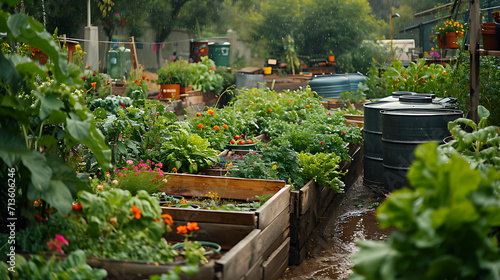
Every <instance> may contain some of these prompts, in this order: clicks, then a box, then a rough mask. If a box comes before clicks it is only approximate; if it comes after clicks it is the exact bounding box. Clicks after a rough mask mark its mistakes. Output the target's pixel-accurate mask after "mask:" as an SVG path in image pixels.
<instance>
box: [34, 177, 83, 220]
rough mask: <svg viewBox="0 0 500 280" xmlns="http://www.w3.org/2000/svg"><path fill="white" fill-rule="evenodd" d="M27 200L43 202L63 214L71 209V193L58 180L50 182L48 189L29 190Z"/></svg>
mask: <svg viewBox="0 0 500 280" xmlns="http://www.w3.org/2000/svg"><path fill="white" fill-rule="evenodd" d="M28 198H29V199H30V200H37V199H42V200H45V201H47V203H49V204H50V205H51V206H53V207H55V208H56V209H57V210H59V211H61V213H63V214H67V213H69V211H71V209H73V208H72V205H73V197H72V196H71V192H70V191H69V189H68V187H67V186H66V184H64V182H62V181H60V180H50V183H49V186H48V188H46V189H43V190H42V189H38V188H29V189H28Z"/></svg>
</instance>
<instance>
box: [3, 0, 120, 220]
mask: <svg viewBox="0 0 500 280" xmlns="http://www.w3.org/2000/svg"><path fill="white" fill-rule="evenodd" d="M17 2H18V1H9V2H8V3H4V8H5V7H6V6H13V5H14V4H16V3H17ZM0 32H2V33H4V34H6V37H5V38H4V39H3V40H4V41H6V42H19V43H25V44H29V45H30V46H33V47H36V48H38V49H39V50H41V51H43V52H44V53H45V54H46V55H47V56H48V57H49V61H48V63H47V64H46V65H45V66H41V65H39V64H38V63H36V62H34V61H32V60H30V59H29V58H27V57H21V56H20V55H19V54H13V55H4V54H0V65H1V68H2V69H3V70H2V71H1V73H0V80H2V81H3V82H2V83H1V85H0V92H1V94H0V104H1V105H0V142H1V143H2V145H1V146H2V147H1V148H0V159H1V163H0V165H1V166H2V168H1V169H0V172H1V174H0V176H2V178H7V176H8V174H14V173H15V184H14V185H15V187H16V191H15V193H16V206H15V208H16V209H17V211H16V213H20V214H21V213H22V215H27V214H29V209H24V207H25V206H26V205H30V204H31V203H30V201H34V200H37V199H42V200H43V201H45V202H46V203H47V204H49V205H52V206H53V207H55V208H57V209H58V210H59V211H61V212H64V213H67V212H69V211H70V210H71V204H72V201H73V199H74V197H75V196H76V193H77V191H78V190H82V189H86V188H88V185H86V183H85V181H82V180H81V178H80V177H79V176H77V175H78V174H76V173H75V172H74V170H72V169H71V168H70V167H69V166H67V165H66V164H65V163H64V161H65V159H66V157H67V156H68V154H69V151H70V150H71V148H72V147H74V146H77V145H80V144H82V145H85V146H87V148H89V149H90V150H92V151H93V153H94V155H95V157H96V158H97V160H98V161H99V162H100V164H101V166H102V168H103V169H109V168H110V167H111V165H110V155H111V151H110V149H109V148H108V147H107V146H106V144H105V143H104V136H103V135H102V133H101V132H100V131H99V130H98V129H97V128H96V126H95V122H94V116H93V115H92V113H91V112H90V111H89V110H88V109H87V108H86V107H85V106H84V105H83V104H82V102H81V100H79V98H78V96H76V95H75V91H76V89H77V88H78V87H81V85H82V80H81V79H80V78H79V76H80V70H79V69H78V67H76V66H75V65H73V64H68V63H67V61H66V54H65V53H63V52H61V51H60V48H59V46H58V45H57V44H56V43H55V42H54V41H53V40H52V39H51V35H50V34H49V33H47V32H46V31H45V30H44V28H43V25H42V24H41V23H39V22H37V21H35V20H34V19H32V18H31V17H29V16H27V15H25V14H12V15H11V14H9V13H7V12H2V13H1V14H0ZM49 74H50V77H49ZM49 78H50V79H52V81H51V82H47V83H44V84H43V86H42V85H40V84H39V83H38V82H37V81H39V80H42V81H48V79H49ZM13 176H14V175H13ZM4 195H6V192H5V193H4V192H2V201H5V202H6V201H7V198H6V197H4ZM21 209H22V211H21ZM25 210H27V211H25ZM1 211H2V216H4V217H7V213H5V212H4V211H7V207H2V210H1ZM43 215H45V214H43ZM29 216H30V215H29ZM29 219H31V217H30V218H29ZM24 221H27V220H24ZM23 224H24V222H21V224H20V226H23Z"/></svg>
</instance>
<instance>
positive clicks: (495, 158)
mask: <svg viewBox="0 0 500 280" xmlns="http://www.w3.org/2000/svg"><path fill="white" fill-rule="evenodd" d="M478 114H479V117H480V118H481V120H480V122H479V123H478V124H476V123H474V121H472V120H470V119H466V118H459V119H456V120H454V121H453V122H450V123H448V129H449V130H450V132H451V134H452V137H453V140H451V141H450V142H448V143H446V144H444V145H442V146H440V147H439V149H440V151H441V152H442V154H443V155H446V156H447V157H449V158H451V157H452V155H453V154H457V153H459V154H461V155H463V156H465V157H467V158H469V159H470V160H471V162H473V163H475V164H477V165H478V168H480V169H488V168H490V167H495V168H497V169H500V128H499V127H498V126H488V127H487V126H486V125H487V122H488V117H489V115H490V112H489V111H488V110H487V109H486V108H485V107H483V106H481V105H480V106H479V107H478ZM470 130H472V131H470Z"/></svg>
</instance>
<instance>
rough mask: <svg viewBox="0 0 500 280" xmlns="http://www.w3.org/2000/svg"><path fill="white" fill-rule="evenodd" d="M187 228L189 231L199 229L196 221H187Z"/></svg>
mask: <svg viewBox="0 0 500 280" xmlns="http://www.w3.org/2000/svg"><path fill="white" fill-rule="evenodd" d="M187 229H188V230H190V231H193V230H199V229H200V227H198V223H190V222H188V223H187Z"/></svg>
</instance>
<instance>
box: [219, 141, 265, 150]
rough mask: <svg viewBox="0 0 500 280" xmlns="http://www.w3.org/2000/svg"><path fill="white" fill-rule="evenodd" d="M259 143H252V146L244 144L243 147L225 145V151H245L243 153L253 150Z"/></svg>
mask: <svg viewBox="0 0 500 280" xmlns="http://www.w3.org/2000/svg"><path fill="white" fill-rule="evenodd" d="M259 142H260V141H259ZM259 142H255V143H252V144H244V145H231V144H227V145H226V149H228V150H230V151H232V150H245V151H248V150H255V149H256V146H257V144H259Z"/></svg>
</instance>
